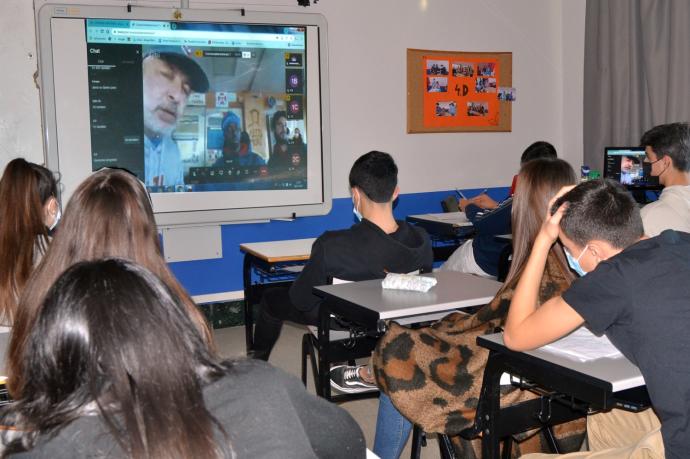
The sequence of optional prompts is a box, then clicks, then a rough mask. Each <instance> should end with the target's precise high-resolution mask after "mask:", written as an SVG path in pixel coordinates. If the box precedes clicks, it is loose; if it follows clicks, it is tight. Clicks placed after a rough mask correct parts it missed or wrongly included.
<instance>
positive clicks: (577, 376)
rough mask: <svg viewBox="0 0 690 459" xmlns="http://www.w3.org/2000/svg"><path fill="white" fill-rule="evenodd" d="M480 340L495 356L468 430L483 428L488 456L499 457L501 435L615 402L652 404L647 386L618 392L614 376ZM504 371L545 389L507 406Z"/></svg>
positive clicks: (635, 407) (472, 433)
mask: <svg viewBox="0 0 690 459" xmlns="http://www.w3.org/2000/svg"><path fill="white" fill-rule="evenodd" d="M477 344H478V345H479V346H481V347H484V348H487V349H489V351H490V353H489V360H488V362H487V365H486V369H485V370H484V379H483V381H482V390H481V394H480V398H479V404H478V406H477V413H476V415H475V423H474V426H473V427H472V428H470V429H469V430H468V431H465V432H463V434H462V435H463V436H470V437H471V436H476V435H479V434H480V433H481V435H482V457H483V458H498V457H499V454H500V446H499V445H500V441H501V439H502V438H505V437H507V436H509V435H513V434H516V433H519V432H524V431H526V430H530V429H532V428H536V427H545V426H549V425H556V424H560V423H563V422H568V421H570V420H573V419H577V418H580V417H583V416H586V415H587V414H588V413H589V412H591V411H607V410H610V409H612V408H621V409H627V410H632V411H640V410H642V409H644V408H646V407H649V406H650V405H651V404H650V402H649V395H648V394H647V390H646V387H645V386H640V387H635V388H631V389H626V390H622V391H619V392H613V390H612V385H611V383H610V382H608V381H604V380H601V379H598V378H595V377H592V376H588V375H585V374H583V373H580V372H578V371H575V370H572V369H569V368H566V367H564V366H561V365H558V364H555V363H551V362H547V361H545V360H542V359H540V358H538V357H535V356H531V355H529V354H525V353H522V352H515V351H511V350H509V349H507V348H506V347H505V346H504V345H502V344H498V343H495V342H493V341H490V340H487V339H486V338H484V337H481V336H480V337H478V338H477ZM504 372H507V373H510V374H512V375H513V376H517V377H521V378H525V379H528V380H529V381H532V382H533V383H536V384H537V385H538V387H540V388H543V389H544V390H545V395H542V397H541V398H537V399H534V400H529V401H526V402H522V403H519V404H516V405H512V406H510V407H506V408H503V409H501V407H500V378H501V375H502V374H503V373H504ZM534 387H535V386H534V385H531V386H529V387H527V388H532V389H533V388H534Z"/></svg>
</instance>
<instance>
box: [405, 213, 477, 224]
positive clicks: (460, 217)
mask: <svg viewBox="0 0 690 459" xmlns="http://www.w3.org/2000/svg"><path fill="white" fill-rule="evenodd" d="M408 218H415V219H417V220H427V221H430V222H435V223H447V224H449V225H454V226H472V222H471V221H469V220H468V219H467V215H465V212H442V213H438V214H419V215H410V216H409V217H408Z"/></svg>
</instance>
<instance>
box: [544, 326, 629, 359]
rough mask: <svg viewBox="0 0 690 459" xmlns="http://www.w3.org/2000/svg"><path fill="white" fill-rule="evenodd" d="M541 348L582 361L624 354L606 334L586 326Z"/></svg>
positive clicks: (611, 357)
mask: <svg viewBox="0 0 690 459" xmlns="http://www.w3.org/2000/svg"><path fill="white" fill-rule="evenodd" d="M541 349H543V350H545V351H547V352H551V353H553V354H558V355H562V356H564V357H568V358H571V359H575V360H579V361H580V362H588V361H590V360H597V359H602V358H610V359H614V358H619V357H623V354H621V352H620V351H619V350H618V349H617V348H616V347H615V346H614V345H613V344H612V343H611V341H609V339H608V338H607V337H606V336H596V335H595V334H594V333H592V332H591V331H589V329H587V328H586V327H580V328H578V329H577V330H575V331H574V332H572V333H571V334H569V335H568V336H566V337H564V338H561V339H559V340H558V341H554V342H553V343H551V344H547V345H546V346H543V347H542V348H541Z"/></svg>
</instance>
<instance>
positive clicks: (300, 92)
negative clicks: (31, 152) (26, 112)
mask: <svg viewBox="0 0 690 459" xmlns="http://www.w3.org/2000/svg"><path fill="white" fill-rule="evenodd" d="M45 8H49V12H48V13H46V12H45V11H43V9H45ZM43 9H42V11H41V14H40V18H41V19H42V22H43V23H48V24H49V26H50V27H49V28H48V29H47V30H44V32H43V34H46V33H47V34H49V35H50V40H49V41H48V42H47V43H43V42H44V41H45V40H41V51H42V56H41V58H42V62H43V61H44V58H45V63H46V64H47V65H45V68H46V70H45V73H48V71H50V73H52V78H50V80H49V81H46V79H47V77H48V76H47V75H42V77H43V79H44V81H46V84H45V85H44V86H45V87H44V88H43V92H44V94H43V97H44V98H45V99H47V104H46V115H45V116H46V117H47V118H48V123H47V124H48V128H49V129H53V128H54V130H55V135H51V132H48V135H47V138H48V140H47V149H48V159H49V161H48V162H49V165H51V159H53V160H54V164H55V165H57V166H58V167H59V169H60V172H61V174H62V176H63V181H64V182H65V187H66V189H67V194H69V193H70V192H71V191H73V190H74V188H76V185H77V184H78V183H79V182H80V181H81V180H83V178H84V177H85V176H86V175H88V174H89V173H90V172H92V171H94V170H98V169H100V168H101V167H122V168H126V169H128V170H130V171H132V172H133V173H135V174H136V175H137V176H138V177H139V178H140V179H141V180H142V181H143V182H144V183H145V184H146V186H147V188H148V190H149V192H150V193H151V195H152V201H153V204H154V210H155V212H156V217H157V219H158V220H159V223H170V224H175V223H200V222H204V221H219V220H220V221H222V220H228V221H232V220H238V219H251V218H265V217H272V216H288V215H290V214H292V212H295V213H297V214H299V215H309V214H319V213H326V212H328V210H329V209H330V189H329V187H330V171H329V170H328V169H329V164H330V163H329V152H328V151H327V150H328V149H327V147H328V142H327V138H326V137H325V134H327V132H325V126H324V124H325V122H324V121H326V122H327V117H324V115H323V106H324V103H325V102H327V98H326V97H325V95H324V93H323V88H324V87H325V85H324V81H323V80H324V77H325V76H326V73H325V71H324V66H325V63H324V62H322V61H323V53H324V51H323V50H321V47H322V43H321V41H322V39H323V36H324V35H325V25H322V24H313V22H314V21H313V20H312V19H311V17H314V16H318V15H298V14H294V15H287V14H286V15H281V16H277V15H274V16H273V17H271V15H270V14H261V13H253V17H250V15H249V14H248V15H247V16H240V15H239V14H238V13H236V12H232V13H231V12H227V11H226V12H217V11H212V10H200V11H185V12H184V13H183V14H180V16H178V17H176V18H173V17H169V18H165V16H166V15H168V16H171V15H170V13H169V12H168V11H166V10H163V9H154V8H149V9H147V8H136V9H134V10H133V11H135V13H136V14H129V15H128V14H126V13H124V12H123V10H122V9H120V8H110V7H79V8H66V9H62V10H61V9H59V8H56V7H53V6H46V7H44V8H43ZM156 16H161V17H156ZM304 16H309V17H310V20H306V21H305V20H304V18H303V17H304ZM291 19H293V20H291ZM317 22H318V21H317ZM44 28H45V27H44ZM41 30H43V29H41ZM40 35H42V34H40ZM45 54H49V56H45ZM48 57H49V59H48ZM51 104H52V107H50V105H51ZM51 121H52V122H51ZM305 206H306V207H305ZM218 211H230V212H221V213H220V214H219V213H218ZM214 213H215V214H216V215H215V216H212V215H211V214H214ZM221 214H222V215H221ZM175 216H177V217H180V218H176V217H175Z"/></svg>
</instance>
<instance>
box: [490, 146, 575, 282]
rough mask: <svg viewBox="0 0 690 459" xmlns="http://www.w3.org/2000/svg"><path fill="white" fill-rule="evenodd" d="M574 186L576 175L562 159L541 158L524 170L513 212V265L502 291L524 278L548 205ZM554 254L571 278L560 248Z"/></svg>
mask: <svg viewBox="0 0 690 459" xmlns="http://www.w3.org/2000/svg"><path fill="white" fill-rule="evenodd" d="M575 183H577V176H576V175H575V171H574V170H573V168H572V167H571V166H570V164H568V163H567V162H566V161H563V160H562V159H558V158H538V159H534V160H532V161H528V162H526V163H525V164H524V165H523V166H522V168H521V169H520V175H519V176H518V181H517V190H516V192H515V198H513V208H512V233H513V261H512V262H511V264H510V271H509V272H508V276H507V278H506V281H505V283H504V284H503V285H504V287H502V288H501V290H505V289H506V288H509V287H510V288H512V287H514V286H515V284H516V283H517V280H518V279H519V277H520V275H521V274H522V271H523V270H524V268H525V265H526V264H527V259H528V258H529V254H530V252H531V251H532V245H533V244H534V240H535V239H536V238H537V234H539V230H540V229H541V225H542V222H543V221H544V216H545V215H546V213H547V212H548V211H549V201H551V199H553V197H554V196H556V193H558V191H559V190H560V189H561V188H562V187H564V186H568V185H573V184H575ZM551 251H552V253H553V254H554V255H555V256H556V259H557V260H558V261H559V262H561V265H562V267H563V272H566V273H569V274H570V271H569V270H568V269H567V264H566V260H565V257H564V255H563V250H561V249H560V248H558V244H555V245H554V247H553V248H552V249H551Z"/></svg>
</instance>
